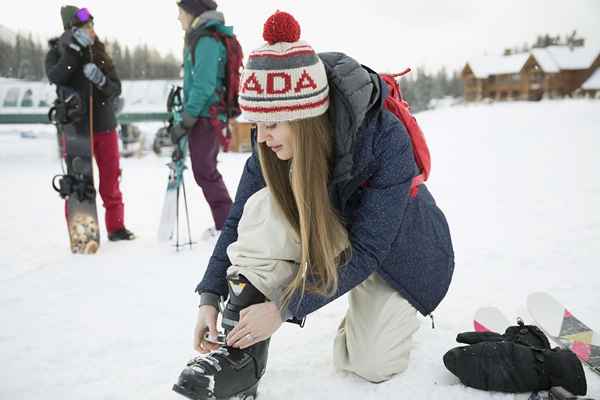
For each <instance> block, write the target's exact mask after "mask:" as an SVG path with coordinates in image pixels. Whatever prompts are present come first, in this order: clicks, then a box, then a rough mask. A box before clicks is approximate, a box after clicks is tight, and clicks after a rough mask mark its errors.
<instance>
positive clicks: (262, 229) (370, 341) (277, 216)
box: [227, 188, 419, 382]
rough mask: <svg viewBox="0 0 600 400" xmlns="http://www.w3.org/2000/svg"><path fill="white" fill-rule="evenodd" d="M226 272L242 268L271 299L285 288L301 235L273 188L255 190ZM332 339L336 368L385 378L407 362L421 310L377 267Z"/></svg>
mask: <svg viewBox="0 0 600 400" xmlns="http://www.w3.org/2000/svg"><path fill="white" fill-rule="evenodd" d="M227 254H228V256H229V259H230V260H231V263H232V265H231V267H229V269H228V270H227V275H228V276H232V275H238V274H242V275H244V276H245V277H246V279H248V280H249V281H250V282H251V283H252V285H254V287H256V288H257V289H258V290H259V291H261V292H262V293H263V294H264V295H265V296H266V297H267V298H268V299H269V300H271V301H273V302H275V303H276V304H281V303H280V302H281V294H282V291H283V289H285V288H286V287H287V284H288V283H289V282H290V280H291V279H292V277H293V276H294V274H295V272H296V271H297V268H298V261H299V259H300V241H299V238H298V236H297V235H296V233H295V232H294V231H293V229H292V228H291V226H290V225H289V224H288V222H287V220H286V219H285V217H284V215H283V212H282V211H281V210H280V209H279V207H278V205H277V204H276V202H275V199H274V198H273V197H272V196H271V194H270V192H269V189H268V188H264V189H262V190H260V191H258V192H256V193H255V194H253V195H252V196H251V197H250V198H249V199H248V201H247V202H246V205H245V207H244V212H243V214H242V217H241V218H240V221H239V224H238V240H237V241H236V242H234V243H232V244H231V245H229V247H228V249H227ZM348 302H349V307H348V311H347V312H346V316H345V318H344V319H343V320H342V322H341V324H340V326H339V328H338V333H337V336H336V338H335V340H334V345H333V359H334V365H335V367H336V369H337V370H341V371H349V372H353V373H355V374H357V375H359V376H361V377H362V378H364V379H366V380H368V381H370V382H382V381H385V380H388V379H390V378H391V377H392V376H393V375H395V374H398V373H401V372H403V371H404V370H405V369H406V368H407V367H408V362H409V354H410V350H411V347H412V343H411V339H412V335H413V334H414V333H415V331H416V330H417V329H418V327H419V323H418V320H417V312H416V310H415V309H414V308H413V307H412V306H411V305H410V304H409V303H408V302H407V301H406V300H405V299H404V298H403V297H402V296H401V295H400V294H399V293H398V292H397V291H396V290H394V289H393V288H392V287H390V286H389V285H388V284H387V283H386V282H385V281H384V280H383V279H382V278H381V277H380V276H379V275H378V274H377V273H373V274H372V275H371V276H370V277H369V278H368V279H367V280H365V281H364V282H363V283H361V284H360V285H358V286H357V287H355V288H354V289H352V290H351V291H350V293H349V301H348Z"/></svg>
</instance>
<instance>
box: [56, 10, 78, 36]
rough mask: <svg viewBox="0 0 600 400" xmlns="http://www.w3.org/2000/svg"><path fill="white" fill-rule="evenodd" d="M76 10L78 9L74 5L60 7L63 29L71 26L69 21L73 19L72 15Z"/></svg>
mask: <svg viewBox="0 0 600 400" xmlns="http://www.w3.org/2000/svg"><path fill="white" fill-rule="evenodd" d="M77 11H79V8H77V7H75V6H63V7H61V8H60V17H61V18H62V23H63V27H64V28H65V31H66V30H67V29H69V28H70V27H71V21H73V17H74V16H75V13H76V12H77Z"/></svg>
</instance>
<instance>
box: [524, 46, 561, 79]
mask: <svg viewBox="0 0 600 400" xmlns="http://www.w3.org/2000/svg"><path fill="white" fill-rule="evenodd" d="M531 54H533V57H535V60H536V61H537V62H538V64H539V65H540V67H541V68H542V71H544V72H547V73H551V74H554V73H557V72H560V68H559V67H558V64H557V63H556V61H554V58H553V57H552V54H551V53H550V52H549V51H546V49H532V50H531Z"/></svg>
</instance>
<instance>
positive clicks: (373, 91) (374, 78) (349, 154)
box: [319, 53, 387, 204]
mask: <svg viewBox="0 0 600 400" xmlns="http://www.w3.org/2000/svg"><path fill="white" fill-rule="evenodd" d="M319 57H320V58H321V60H322V61H323V64H324V65H325V71H326V73H327V79H328V81H329V96H330V99H329V100H330V105H329V107H330V109H329V111H328V113H329V119H330V123H331V124H332V126H333V127H334V129H335V160H334V166H333V173H332V178H331V181H330V186H331V187H330V192H331V193H330V195H331V196H332V200H333V201H334V202H335V203H337V204H339V200H340V199H339V198H338V195H339V194H338V193H339V191H340V190H339V189H340V188H341V187H342V186H343V185H344V184H345V183H347V182H348V181H350V180H351V179H352V178H353V175H352V173H353V170H354V161H355V160H354V153H355V147H356V144H357V142H358V140H359V136H360V128H361V126H363V125H364V124H366V123H368V121H369V120H370V119H371V118H372V117H373V116H374V115H377V114H378V113H379V112H380V111H381V109H382V107H383V99H384V96H385V95H386V93H387V90H386V88H385V85H382V84H381V80H380V78H379V75H377V74H376V73H375V72H374V71H372V70H371V69H369V68H367V67H365V66H363V65H361V64H359V63H358V62H357V61H356V60H354V59H353V58H351V57H348V56H347V55H345V54H343V53H320V54H319Z"/></svg>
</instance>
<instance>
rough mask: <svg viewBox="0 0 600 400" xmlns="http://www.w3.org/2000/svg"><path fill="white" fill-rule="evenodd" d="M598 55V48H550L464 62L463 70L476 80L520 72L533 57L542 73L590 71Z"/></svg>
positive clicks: (489, 56) (482, 57)
mask: <svg viewBox="0 0 600 400" xmlns="http://www.w3.org/2000/svg"><path fill="white" fill-rule="evenodd" d="M599 55H600V52H599V51H598V49H593V48H590V47H575V48H570V47H567V46H550V47H546V48H543V49H532V50H531V51H529V52H527V53H519V54H512V55H508V56H503V55H486V56H480V57H476V58H473V59H472V60H471V61H469V62H467V65H466V66H465V68H466V67H467V66H468V67H469V68H470V69H471V71H472V72H473V74H474V75H475V77H477V78H479V79H484V78H487V77H489V76H491V75H504V74H516V73H519V72H520V71H521V69H523V67H524V66H525V64H526V63H527V60H528V59H529V57H533V58H534V59H535V61H536V62H537V63H538V65H539V66H540V68H541V69H542V70H543V71H544V72H547V73H557V72H559V71H561V70H579V69H587V68H590V66H591V65H592V64H593V63H594V60H596V58H597V57H598V56H599Z"/></svg>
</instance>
